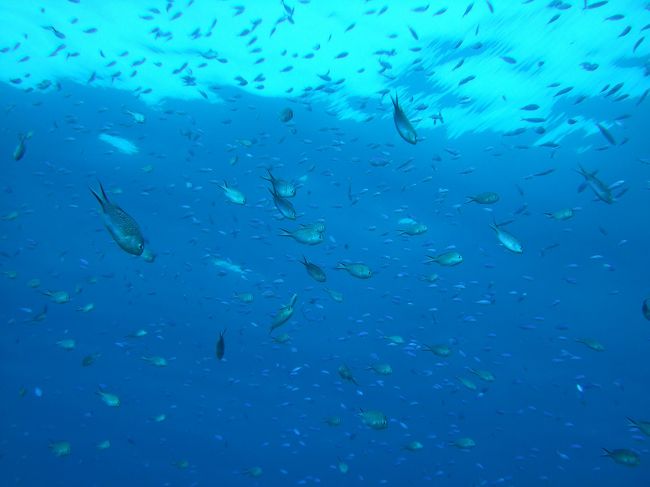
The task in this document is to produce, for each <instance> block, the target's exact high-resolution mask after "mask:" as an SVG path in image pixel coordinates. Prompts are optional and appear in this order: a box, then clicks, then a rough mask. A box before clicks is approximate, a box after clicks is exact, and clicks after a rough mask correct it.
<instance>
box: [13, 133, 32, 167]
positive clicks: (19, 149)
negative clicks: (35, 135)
mask: <svg viewBox="0 0 650 487" xmlns="http://www.w3.org/2000/svg"><path fill="white" fill-rule="evenodd" d="M31 138H32V132H28V133H26V134H19V135H18V145H17V146H16V148H15V149H14V153H13V157H14V161H20V160H21V159H22V158H23V156H24V155H25V152H26V151H27V146H26V145H25V141H26V140H28V139H31Z"/></svg>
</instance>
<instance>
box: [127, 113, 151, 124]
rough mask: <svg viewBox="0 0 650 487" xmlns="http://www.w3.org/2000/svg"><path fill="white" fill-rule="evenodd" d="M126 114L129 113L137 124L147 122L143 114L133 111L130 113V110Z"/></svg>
mask: <svg viewBox="0 0 650 487" xmlns="http://www.w3.org/2000/svg"><path fill="white" fill-rule="evenodd" d="M126 113H128V114H129V115H131V118H133V121H134V122H135V123H144V122H145V120H146V119H145V116H144V115H143V114H142V113H138V112H132V111H130V110H127V111H126Z"/></svg>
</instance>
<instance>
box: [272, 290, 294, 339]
mask: <svg viewBox="0 0 650 487" xmlns="http://www.w3.org/2000/svg"><path fill="white" fill-rule="evenodd" d="M297 299H298V295H297V294H294V295H293V296H291V300H290V301H289V304H287V305H285V306H282V307H281V308H280V309H279V310H278V312H277V313H276V315H275V317H274V318H273V323H271V329H270V330H269V333H271V332H272V331H273V330H275V329H276V328H279V327H280V326H282V325H284V324H285V323H286V322H287V321H289V319H290V318H291V317H292V316H293V312H294V306H295V304H296V300H297Z"/></svg>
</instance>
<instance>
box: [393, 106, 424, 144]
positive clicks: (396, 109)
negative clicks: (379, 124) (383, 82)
mask: <svg viewBox="0 0 650 487" xmlns="http://www.w3.org/2000/svg"><path fill="white" fill-rule="evenodd" d="M391 101H392V102H393V121H394V122H395V128H396V129H397V133H399V135H400V137H402V138H403V139H404V140H405V141H406V142H408V143H409V144H413V145H415V144H416V143H417V140H418V137H417V134H416V133H415V129H414V128H413V125H411V122H410V121H409V119H408V118H407V117H406V114H405V113H404V110H402V107H400V105H399V100H398V98H397V94H396V95H395V98H394V99H393V98H392V97H391Z"/></svg>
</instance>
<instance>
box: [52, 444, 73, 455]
mask: <svg viewBox="0 0 650 487" xmlns="http://www.w3.org/2000/svg"><path fill="white" fill-rule="evenodd" d="M49 446H50V450H52V453H54V456H56V457H67V456H68V455H70V452H71V451H72V448H71V447H70V443H69V442H67V441H54V442H52V443H50V445H49Z"/></svg>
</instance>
